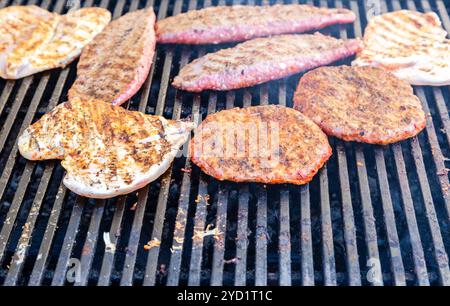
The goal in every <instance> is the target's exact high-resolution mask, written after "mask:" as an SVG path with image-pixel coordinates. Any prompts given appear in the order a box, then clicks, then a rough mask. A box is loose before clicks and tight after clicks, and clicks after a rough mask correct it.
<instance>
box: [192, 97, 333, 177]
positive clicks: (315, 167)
mask: <svg viewBox="0 0 450 306" xmlns="http://www.w3.org/2000/svg"><path fill="white" fill-rule="evenodd" d="M189 152H190V154H191V159H192V161H193V162H194V163H195V164H196V165H197V166H199V167H200V168H201V169H202V170H203V171H204V172H206V173H207V174H208V175H211V176H213V177H214V178H216V179H218V180H229V181H234V182H259V183H266V184H281V183H290V184H297V185H301V184H306V183H308V182H309V181H310V180H311V179H312V178H313V176H314V175H315V174H316V173H317V171H319V169H320V168H321V167H322V166H323V165H324V163H325V162H326V161H327V160H328V159H329V158H330V156H331V147H330V145H329V143H328V139H327V136H326V135H325V134H324V133H323V132H322V131H321V130H320V128H319V127H318V126H317V125H316V124H315V123H314V122H312V121H311V120H310V119H308V118H307V117H306V116H304V115H302V113H300V112H298V111H296V110H294V109H292V108H287V107H283V106H280V105H266V106H252V107H247V108H242V109H241V108H233V109H229V110H223V111H220V112H218V113H215V114H212V115H209V116H208V117H206V119H205V120H204V121H203V122H202V123H201V124H200V126H199V127H198V128H197V129H196V130H195V134H194V137H193V138H192V139H191V142H190V146H189Z"/></svg>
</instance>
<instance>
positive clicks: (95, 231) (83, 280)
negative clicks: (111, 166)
mask: <svg viewBox="0 0 450 306" xmlns="http://www.w3.org/2000/svg"><path fill="white" fill-rule="evenodd" d="M92 2H93V1H87V2H86V3H85V4H84V5H85V6H92V4H93V3H92ZM137 5H138V2H137V1H135V2H132V3H131V5H130V8H129V11H134V10H136V8H137ZM100 7H103V8H106V7H107V1H105V0H104V1H102V2H101V3H100ZM119 9H120V8H119ZM122 9H123V8H122ZM117 12H118V10H117V9H116V10H115V11H114V13H115V14H116V15H118V13H117ZM115 17H116V16H115ZM128 105H129V104H128ZM105 205H106V201H105V200H97V201H96V204H95V206H94V208H93V212H92V216H91V220H90V224H89V228H88V232H87V237H86V240H85V243H84V245H83V250H82V253H81V259H80V267H81V275H80V280H79V281H77V282H76V283H75V285H76V286H86V285H87V283H88V280H89V273H90V271H91V267H92V261H93V260H94V255H95V251H96V247H97V241H98V238H99V236H100V235H99V228H100V223H101V221H102V217H103V212H104V210H105Z"/></svg>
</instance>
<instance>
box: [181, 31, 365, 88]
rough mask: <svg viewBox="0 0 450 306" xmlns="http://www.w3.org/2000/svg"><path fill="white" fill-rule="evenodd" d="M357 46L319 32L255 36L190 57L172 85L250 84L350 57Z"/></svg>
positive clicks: (212, 86) (244, 85)
mask: <svg viewBox="0 0 450 306" xmlns="http://www.w3.org/2000/svg"><path fill="white" fill-rule="evenodd" d="M360 47H361V46H360V41H359V40H354V39H351V40H341V39H336V38H333V37H330V36H325V35H322V34H320V33H316V34H313V35H308V34H304V35H279V36H274V37H268V38H257V39H253V40H250V41H247V42H244V43H241V44H239V45H237V46H235V47H233V48H229V49H222V50H220V51H218V52H215V53H209V54H207V55H205V56H203V57H201V58H199V59H196V60H194V61H193V62H191V63H189V64H188V65H186V66H185V67H183V68H182V69H181V71H180V73H179V75H178V76H177V77H175V79H174V81H173V86H175V87H177V88H180V89H183V90H187V91H193V92H200V91H202V90H206V89H213V90H230V89H236V88H242V87H247V86H253V85H256V84H260V83H264V82H267V81H270V80H275V79H279V78H283V77H286V76H289V75H292V74H295V73H299V72H302V71H305V70H308V69H311V68H315V67H318V66H321V65H325V64H328V63H331V62H333V61H336V60H339V59H342V58H345V57H348V56H351V55H353V54H355V53H356V52H357V51H359V50H360Z"/></svg>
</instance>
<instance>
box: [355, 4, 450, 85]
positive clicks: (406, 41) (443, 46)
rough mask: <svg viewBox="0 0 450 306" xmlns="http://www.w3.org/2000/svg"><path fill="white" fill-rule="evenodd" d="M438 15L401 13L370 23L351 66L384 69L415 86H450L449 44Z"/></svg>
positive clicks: (449, 41) (406, 11) (393, 13)
mask: <svg viewBox="0 0 450 306" xmlns="http://www.w3.org/2000/svg"><path fill="white" fill-rule="evenodd" d="M447 35H448V33H447V31H445V30H444V29H443V28H442V25H441V21H440V20H439V17H438V15H436V13H433V12H429V13H419V12H414V11H408V10H401V11H395V12H390V13H387V14H383V15H380V16H376V17H374V18H372V19H370V22H369V24H368V25H367V27H366V29H365V31H364V49H363V50H362V51H361V53H359V54H358V56H357V58H356V60H355V61H354V62H353V63H352V64H353V65H356V66H375V67H382V68H384V69H386V70H389V71H390V72H392V73H393V74H394V75H395V76H397V77H398V78H400V79H402V80H405V81H407V82H409V83H410V84H412V85H431V86H443V85H449V84H450V40H449V39H447V38H446V37H447Z"/></svg>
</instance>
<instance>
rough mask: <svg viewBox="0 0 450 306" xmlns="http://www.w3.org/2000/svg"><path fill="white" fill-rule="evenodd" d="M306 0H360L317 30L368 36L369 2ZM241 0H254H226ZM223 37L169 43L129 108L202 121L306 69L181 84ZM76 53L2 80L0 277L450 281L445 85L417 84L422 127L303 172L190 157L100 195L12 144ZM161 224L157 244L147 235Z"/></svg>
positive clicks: (41, 280)
mask: <svg viewBox="0 0 450 306" xmlns="http://www.w3.org/2000/svg"><path fill="white" fill-rule="evenodd" d="M76 2H77V1H69V2H66V1H59V0H54V1H50V0H43V1H32V0H30V1H14V3H12V1H7V0H0V7H4V6H7V5H11V4H34V3H36V4H38V5H40V6H41V7H43V8H48V9H50V10H52V11H55V12H66V11H67V10H68V9H69V7H67V6H65V5H66V3H76ZM278 2H280V3H281V2H282V1H278ZM288 2H290V1H288ZM305 2H306V3H310V4H315V5H318V6H329V7H346V8H350V9H352V10H353V11H354V12H355V13H357V16H358V18H357V21H356V22H355V23H354V24H350V25H345V26H333V27H329V28H327V29H325V30H323V31H321V32H323V33H326V34H330V35H333V36H335V37H348V38H351V37H355V36H361V35H362V31H363V28H364V27H365V25H366V23H367V17H366V8H364V3H365V2H367V1H362V0H360V1H351V0H346V1H341V0H330V1H314V2H313V1H301V3H305ZM380 2H381V10H382V11H388V10H389V11H391V10H398V9H400V8H408V9H413V10H419V11H431V10H432V11H435V12H436V13H438V15H439V16H440V18H441V20H442V22H443V25H444V27H445V28H446V29H447V31H450V19H449V7H446V4H445V3H444V1H443V0H431V1H426V0H423V1H412V0H405V1H403V0H402V1H398V0H392V1H385V0H381V1H380ZM224 3H225V1H223V0H220V1H219V4H224ZM233 3H234V4H238V3H243V4H247V3H250V4H251V3H253V2H252V1H237V0H235V1H234V2H233V1H226V4H233ZM264 3H265V2H264ZM270 3H275V1H270ZM81 4H82V6H92V5H95V6H102V7H106V8H108V9H109V10H110V11H111V12H112V13H113V16H114V17H118V16H120V15H122V14H124V13H126V12H127V11H132V10H136V9H138V8H142V7H144V6H146V5H153V6H154V8H155V11H156V14H157V16H158V18H159V19H161V18H164V17H166V16H170V15H174V14H177V13H179V12H184V11H187V10H191V9H195V8H201V7H205V6H209V5H217V4H218V3H217V1H211V0H197V1H196V0H185V1H164V0H155V1H152V0H149V1H147V2H146V1H134V0H133V1H130V0H128V1H120V0H119V1H113V0H102V1H99V0H96V1H92V0H86V1H82V3H81ZM257 4H262V3H261V2H257ZM367 9H370V8H367ZM219 48H223V46H196V47H192V46H174V45H159V46H158V47H157V55H156V59H155V64H154V65H153V68H152V71H151V73H150V76H149V77H148V79H147V81H146V83H145V84H144V86H143V87H142V89H141V90H140V92H139V93H138V94H136V95H135V96H134V97H133V98H132V99H131V100H130V102H129V103H127V104H124V107H127V108H129V109H132V110H140V111H143V112H146V113H149V114H158V115H164V116H165V117H166V118H180V117H181V118H185V117H188V116H191V117H192V119H193V120H199V118H200V119H201V118H203V119H204V118H205V116H206V115H207V114H208V113H212V112H215V111H218V110H221V109H225V108H231V107H234V106H240V107H242V106H248V105H259V104H267V103H270V104H277V103H279V104H283V105H287V106H292V95H293V92H294V90H295V87H296V85H297V82H298V80H299V77H300V75H295V76H292V77H289V78H287V79H283V80H280V81H275V82H270V83H267V84H263V85H261V86H256V87H252V88H248V89H243V90H237V91H230V92H223V93H222V92H220V93H217V92H205V93H202V94H200V95H195V94H189V93H186V92H179V91H177V90H175V89H174V88H173V87H171V86H170V82H171V80H172V79H173V77H174V76H175V75H177V73H178V71H179V69H180V67H182V66H183V65H185V64H186V63H187V62H189V61H191V60H193V59H195V58H197V57H199V56H201V55H202V54H204V53H206V52H210V51H214V50H217V49H219ZM349 62H350V61H341V62H339V63H337V64H349ZM75 68H76V63H73V64H72V65H70V66H69V67H68V68H67V69H64V70H54V71H50V72H46V73H41V74H37V75H34V76H31V77H27V78H25V79H22V80H18V81H15V82H14V81H5V80H0V90H1V91H0V148H1V149H0V229H1V231H0V284H4V285H40V284H43V285H64V284H67V285H68V284H71V282H69V281H68V280H67V278H66V272H67V270H68V267H74V265H75V266H76V265H78V264H79V265H80V267H81V277H80V278H79V279H78V280H77V282H76V283H75V284H76V285H88V284H89V285H97V284H98V285H108V284H113V285H118V284H121V285H131V284H134V285H141V284H144V285H155V284H156V285H158V284H164V285H177V284H190V285H199V284H201V285H207V284H212V285H221V284H225V285H245V284H247V285H266V284H267V285H277V284H280V285H290V284H293V285H300V284H303V285H312V284H327V285H341V284H350V285H359V284H363V285H381V284H386V285H402V284H409V285H413V284H419V285H428V284H433V285H434V284H444V285H450V272H449V262H448V254H449V251H450V224H449V221H450V198H449V193H448V188H449V175H448V172H447V168H450V162H449V160H448V159H447V158H450V147H449V144H450V125H449V124H450V123H449V113H448V107H449V87H448V86H446V87H434V88H433V87H415V93H416V94H417V95H418V96H419V98H420V99H421V101H422V102H423V106H424V109H425V112H426V113H427V114H428V118H427V127H426V130H425V131H424V132H422V133H421V134H420V135H419V136H418V137H416V138H414V139H411V140H407V141H404V142H401V143H398V144H394V145H390V146H386V147H381V146H371V145H363V144H355V143H344V142H342V141H339V140H337V139H334V138H331V144H332V147H333V153H334V154H333V156H332V158H331V159H330V161H329V162H328V163H327V165H326V167H324V168H323V169H322V171H320V172H319V174H318V175H317V176H316V177H315V178H314V180H313V181H312V182H311V183H310V184H308V185H306V186H292V185H279V186H264V185H261V184H235V183H230V182H218V181H216V180H214V179H212V178H211V177H208V176H206V175H205V174H203V173H201V171H200V170H199V169H198V168H197V167H195V166H194V165H191V164H190V162H189V161H188V160H186V158H184V157H180V158H177V159H176V160H175V162H174V164H173V167H172V168H171V169H170V170H169V171H168V172H167V173H166V174H165V175H163V176H162V177H161V178H160V179H159V180H157V181H156V182H154V183H152V184H150V185H149V186H147V187H145V188H143V189H142V190H140V191H139V192H137V193H133V194H130V195H128V196H125V197H120V198H116V199H111V200H108V201H96V200H92V199H84V198H81V197H77V196H76V195H75V194H73V193H71V192H70V191H68V190H67V189H66V188H65V187H64V186H63V185H62V177H63V174H64V171H63V169H62V168H61V166H60V165H59V162H53V161H49V162H37V163H36V162H30V161H26V160H25V159H24V158H22V157H21V156H20V155H19V154H18V150H17V146H16V140H17V137H18V135H20V133H21V131H23V130H24V129H25V128H26V127H27V126H28V125H29V124H30V123H32V122H35V121H36V120H37V119H38V118H40V117H41V116H42V115H43V114H44V113H45V112H47V111H48V110H50V109H52V108H53V107H54V106H55V105H56V104H58V103H61V102H64V101H65V99H66V95H67V90H68V88H69V87H70V85H71V84H72V83H73V81H74V77H75V72H76V70H75ZM183 168H185V169H190V168H192V172H188V171H183ZM207 195H208V196H209V200H208V196H207ZM135 203H137V205H134V204H135ZM208 224H212V225H213V227H215V228H217V230H216V231H215V235H212V236H207V237H205V238H204V239H201V238H199V235H198V233H200V232H202V231H203V230H204V229H205V228H206V226H207V225H208ZM104 233H107V234H106V235H107V236H108V235H109V237H110V242H111V244H110V245H108V246H105V241H104ZM196 233H197V235H195V234H196ZM156 239H157V240H159V241H161V245H160V246H157V247H153V248H151V249H150V250H145V249H144V245H145V244H146V243H147V242H148V241H151V240H154V241H156ZM377 267H380V268H381V272H382V274H381V278H380V277H377V276H378V273H376V272H377Z"/></svg>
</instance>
